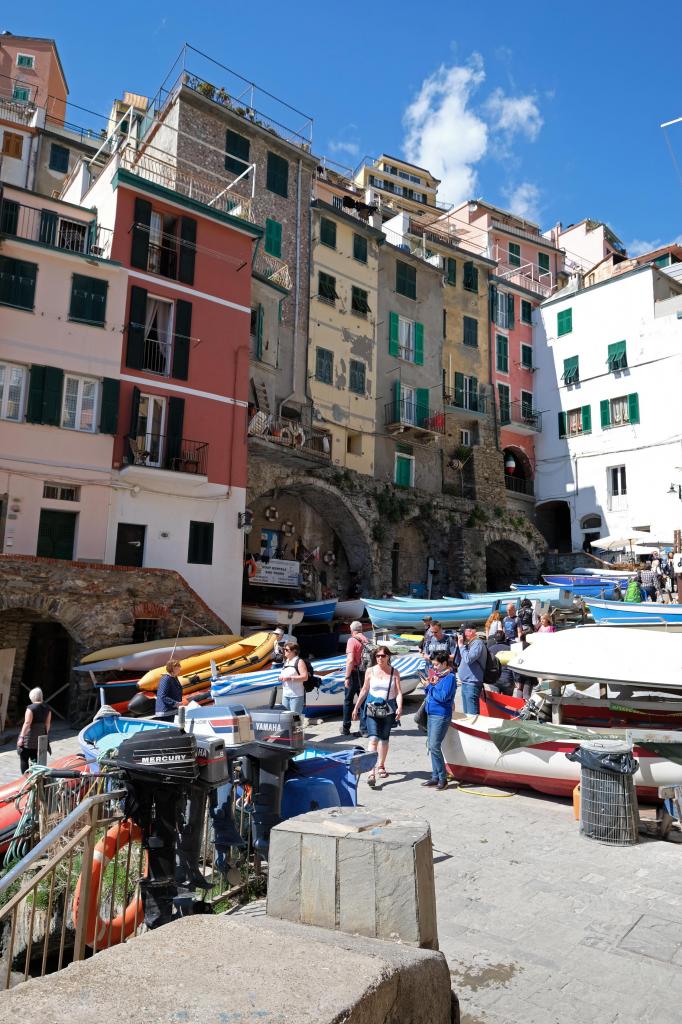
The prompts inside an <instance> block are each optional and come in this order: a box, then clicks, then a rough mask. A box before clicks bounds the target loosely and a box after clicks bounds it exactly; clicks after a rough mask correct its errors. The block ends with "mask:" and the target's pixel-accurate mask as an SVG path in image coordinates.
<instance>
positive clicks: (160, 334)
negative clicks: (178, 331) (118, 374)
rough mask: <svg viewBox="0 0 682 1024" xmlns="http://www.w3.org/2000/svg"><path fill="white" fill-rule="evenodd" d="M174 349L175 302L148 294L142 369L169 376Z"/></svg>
mask: <svg viewBox="0 0 682 1024" xmlns="http://www.w3.org/2000/svg"><path fill="white" fill-rule="evenodd" d="M172 350H173V303H172V302H168V301H167V300H166V299H159V298H157V297H156V296H155V295H147V309H146V312H145V319H144V352H143V356H142V369H143V370H147V371H148V372H149V373H159V374H162V375H163V376H165V377H167V376H169V374H170V371H171V353H172Z"/></svg>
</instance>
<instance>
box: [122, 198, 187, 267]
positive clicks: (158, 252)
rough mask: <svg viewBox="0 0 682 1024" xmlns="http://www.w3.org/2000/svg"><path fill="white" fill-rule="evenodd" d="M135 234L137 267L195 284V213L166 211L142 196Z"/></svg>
mask: <svg viewBox="0 0 682 1024" xmlns="http://www.w3.org/2000/svg"><path fill="white" fill-rule="evenodd" d="M131 234H132V243H131V252H130V262H131V264H132V266H133V267H136V268H138V269H140V270H148V271H150V272H151V273H153V274H162V275H163V276H164V277H170V278H174V279H177V280H178V281H182V282H183V284H190V285H191V284H194V264H195V258H196V249H197V222H196V220H195V219H194V218H193V217H177V216H176V215H175V214H170V213H167V214H162V213H160V212H159V211H158V210H152V204H151V203H150V202H149V200H147V199H142V198H140V197H139V196H138V197H137V198H136V199H135V212H134V221H133V226H132V232H131Z"/></svg>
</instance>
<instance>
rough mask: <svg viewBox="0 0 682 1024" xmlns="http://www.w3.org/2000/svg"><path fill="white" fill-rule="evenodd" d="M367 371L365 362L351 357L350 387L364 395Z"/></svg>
mask: <svg viewBox="0 0 682 1024" xmlns="http://www.w3.org/2000/svg"><path fill="white" fill-rule="evenodd" d="M365 372H366V368H365V364H364V363H361V362H360V361H359V360H358V359H351V361H350V377H349V383H348V387H349V388H350V390H351V391H354V392H355V394H356V395H364V393H365Z"/></svg>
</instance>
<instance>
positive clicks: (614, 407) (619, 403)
mask: <svg viewBox="0 0 682 1024" xmlns="http://www.w3.org/2000/svg"><path fill="white" fill-rule="evenodd" d="M599 412H600V419H601V425H602V427H603V428H604V429H608V428H610V427H624V426H626V425H627V424H628V423H632V424H635V423H639V395H638V394H637V392H635V393H634V394H632V395H621V396H620V398H605V399H603V400H602V401H601V402H600V403H599Z"/></svg>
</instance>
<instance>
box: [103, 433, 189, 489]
mask: <svg viewBox="0 0 682 1024" xmlns="http://www.w3.org/2000/svg"><path fill="white" fill-rule="evenodd" d="M126 440H127V451H126V454H125V459H126V467H125V469H124V470H123V472H124V473H125V474H126V475H127V476H131V475H134V474H131V472H130V471H131V470H133V469H136V468H139V469H145V470H146V469H156V470H166V471H167V472H171V473H189V474H191V475H192V476H196V477H204V478H206V476H207V473H208V442H206V441H189V440H187V439H186V438H184V437H183V438H179V437H168V436H167V435H165V434H146V435H144V436H141V435H137V436H132V435H129V436H128V437H127V439H126Z"/></svg>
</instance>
